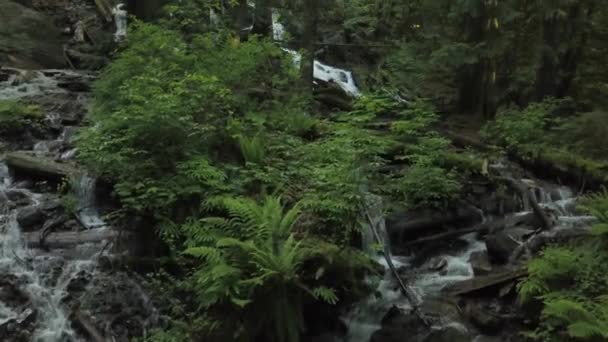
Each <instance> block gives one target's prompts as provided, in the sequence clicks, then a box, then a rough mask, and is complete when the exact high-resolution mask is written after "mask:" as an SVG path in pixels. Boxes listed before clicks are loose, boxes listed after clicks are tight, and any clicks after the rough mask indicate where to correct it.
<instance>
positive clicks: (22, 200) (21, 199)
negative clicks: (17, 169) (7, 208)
mask: <svg viewBox="0 0 608 342" xmlns="http://www.w3.org/2000/svg"><path fill="white" fill-rule="evenodd" d="M4 194H5V195H6V198H7V199H8V200H9V201H11V202H12V203H13V205H14V206H16V207H23V206H26V205H29V204H31V200H30V197H29V196H28V195H27V193H25V192H24V191H19V190H8V191H6V192H5V193H4Z"/></svg>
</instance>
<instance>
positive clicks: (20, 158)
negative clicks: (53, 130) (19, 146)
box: [5, 152, 80, 181]
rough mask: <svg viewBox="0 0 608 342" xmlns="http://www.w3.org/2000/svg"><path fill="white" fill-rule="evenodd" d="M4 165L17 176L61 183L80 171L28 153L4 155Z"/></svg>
mask: <svg viewBox="0 0 608 342" xmlns="http://www.w3.org/2000/svg"><path fill="white" fill-rule="evenodd" d="M5 159H6V165H8V167H9V168H10V169H11V170H12V171H13V172H14V173H15V174H16V175H17V176H18V177H21V176H26V177H30V178H34V179H42V180H51V181H61V180H62V179H64V178H70V177H74V176H77V175H78V174H79V173H80V171H79V170H78V169H77V168H76V167H75V166H73V165H71V164H67V163H58V162H56V161H54V160H53V159H51V158H48V157H41V156H37V155H35V154H32V153H28V152H11V153H8V154H7V155H6V158H5Z"/></svg>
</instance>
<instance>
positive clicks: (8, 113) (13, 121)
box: [0, 100, 44, 133]
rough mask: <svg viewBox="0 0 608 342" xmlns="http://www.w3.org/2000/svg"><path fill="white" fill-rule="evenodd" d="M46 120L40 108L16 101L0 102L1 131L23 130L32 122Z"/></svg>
mask: <svg viewBox="0 0 608 342" xmlns="http://www.w3.org/2000/svg"><path fill="white" fill-rule="evenodd" d="M43 118H44V113H43V112H42V110H41V108H40V106H38V105H33V104H26V103H23V102H20V101H15V100H4V101H0V131H2V132H5V133H7V132H10V131H13V130H15V131H19V130H22V129H23V128H24V127H25V125H27V124H28V123H30V122H33V121H37V120H41V119H43Z"/></svg>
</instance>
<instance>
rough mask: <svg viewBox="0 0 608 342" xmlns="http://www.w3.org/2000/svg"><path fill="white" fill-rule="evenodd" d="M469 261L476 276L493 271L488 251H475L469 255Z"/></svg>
mask: <svg viewBox="0 0 608 342" xmlns="http://www.w3.org/2000/svg"><path fill="white" fill-rule="evenodd" d="M469 263H470V264H471V266H472V267H473V273H474V274H475V275H476V276H480V275H486V274H489V273H490V272H492V264H491V263H490V257H489V256H488V252H486V251H479V252H473V253H472V254H471V256H470V257H469Z"/></svg>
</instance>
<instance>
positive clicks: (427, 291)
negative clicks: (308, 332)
mask: <svg viewBox="0 0 608 342" xmlns="http://www.w3.org/2000/svg"><path fill="white" fill-rule="evenodd" d="M522 181H523V182H524V183H526V184H527V185H528V187H529V188H530V189H531V190H532V192H533V193H534V196H535V198H536V199H537V200H538V201H539V202H540V203H539V204H540V205H541V206H542V207H544V208H547V209H548V210H550V211H551V212H552V213H553V215H554V216H555V217H556V220H557V222H556V223H557V225H556V227H555V228H554V229H552V230H551V231H548V232H543V233H541V234H555V233H556V232H559V231H560V230H564V229H566V230H567V229H572V228H575V227H580V226H581V225H582V226H585V225H588V224H589V223H590V222H592V221H593V219H594V218H593V217H591V216H578V215H577V214H576V213H575V210H574V209H575V202H576V196H575V195H574V193H573V192H572V191H571V190H570V189H569V188H567V187H564V186H554V185H551V184H542V185H541V184H540V183H538V184H537V183H536V182H535V181H532V180H522ZM522 210H523V211H521V212H519V213H514V214H513V215H516V216H517V215H524V214H527V213H529V212H531V208H530V204H529V203H526V202H525V201H523V202H522ZM379 213H380V212H377V214H379ZM482 216H483V215H482ZM373 220H374V221H380V220H383V218H382V217H376V218H375V219H373ZM484 220H485V217H484ZM377 226H378V227H382V225H377ZM386 237H387V235H385V234H384V235H383V238H386ZM371 238H372V235H371V234H370V233H369V232H368V234H367V235H366V237H365V236H364V241H370V239H371ZM460 239H461V240H464V241H465V242H466V244H465V245H464V246H462V247H461V248H459V249H458V250H455V251H450V252H443V253H438V254H436V255H433V257H432V258H430V259H429V260H427V261H426V262H425V263H424V264H422V265H421V266H419V267H417V268H415V269H411V267H412V266H411V264H410V263H409V261H410V259H411V258H410V257H398V256H397V257H396V256H391V260H392V261H393V263H394V264H395V266H396V268H397V269H399V268H406V269H407V268H409V269H410V272H408V273H409V274H410V275H411V276H410V279H407V280H408V281H409V285H410V286H411V287H412V288H413V289H414V291H415V292H416V294H417V296H418V297H419V298H420V299H421V300H425V299H427V298H428V299H431V298H438V297H439V298H440V297H441V290H442V289H444V288H445V287H447V286H449V285H452V284H455V283H458V282H461V281H465V280H469V279H472V278H473V277H474V276H475V275H474V272H473V267H472V265H471V263H470V261H469V260H470V258H471V255H472V254H473V253H475V252H483V251H485V250H486V245H485V242H484V241H483V240H481V239H479V238H478V237H477V234H476V233H471V234H467V235H464V236H462V237H460ZM386 242H388V243H390V241H386ZM521 243H522V245H521V246H525V241H522V242H521ZM365 245H369V242H367V243H365ZM522 248H523V247H522ZM517 252H518V251H516V252H514V254H516V253H517ZM376 260H377V261H378V262H379V263H380V264H382V265H384V267H385V273H384V277H383V278H382V279H381V280H380V282H379V285H378V288H377V289H376V292H377V293H376V294H375V295H373V296H370V297H369V298H367V299H365V300H364V301H362V302H361V303H359V304H358V305H357V306H356V307H355V308H354V310H352V311H351V312H350V313H349V314H348V315H347V316H346V317H345V322H346V323H347V325H348V334H347V337H346V342H368V341H369V340H370V337H371V335H372V334H373V333H374V332H375V331H376V330H378V329H380V328H381V326H380V322H381V320H382V318H383V317H384V315H385V314H386V312H387V310H388V309H389V308H390V307H391V306H397V307H399V308H401V309H403V310H404V311H406V312H407V311H409V310H411V305H410V304H409V302H408V301H407V300H406V299H405V298H404V296H403V295H402V293H401V291H400V289H399V287H398V286H397V284H396V282H395V280H394V277H393V276H392V274H391V273H390V272H389V271H388V265H386V260H385V259H384V257H383V256H378V257H376ZM437 260H444V262H443V263H444V264H445V266H443V267H441V268H440V269H439V270H431V268H432V267H431V265H432V264H435V263H436V262H437ZM438 324H440V325H441V326H453V325H454V324H457V325H458V328H459V329H466V327H464V326H462V324H460V323H458V322H450V321H447V320H446V321H444V318H442V319H441V321H440V322H439V323H438Z"/></svg>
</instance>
